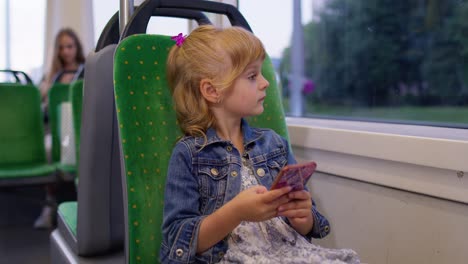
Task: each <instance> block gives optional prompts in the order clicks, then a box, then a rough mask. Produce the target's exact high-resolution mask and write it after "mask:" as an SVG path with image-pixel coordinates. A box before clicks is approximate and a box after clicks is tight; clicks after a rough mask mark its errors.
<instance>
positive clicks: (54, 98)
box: [48, 83, 76, 174]
mask: <svg viewBox="0 0 468 264" xmlns="http://www.w3.org/2000/svg"><path fill="white" fill-rule="evenodd" d="M48 96H49V109H48V111H49V125H50V133H51V135H52V161H53V162H54V163H56V166H57V169H58V170H59V171H62V172H66V173H71V174H73V173H75V172H76V166H75V165H69V164H62V163H61V162H60V158H61V156H60V155H61V143H60V141H61V137H60V125H61V124H60V119H61V109H60V107H61V104H62V103H65V102H70V84H62V83H57V84H54V85H52V87H51V88H50V90H49V94H48Z"/></svg>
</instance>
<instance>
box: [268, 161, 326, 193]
mask: <svg viewBox="0 0 468 264" xmlns="http://www.w3.org/2000/svg"><path fill="white" fill-rule="evenodd" d="M316 168H317V164H316V163H315V162H313V161H311V162H307V163H300V164H294V165H286V166H284V167H283V168H282V169H281V171H280V172H279V173H278V176H276V179H275V181H274V182H273V184H272V185H271V190H273V189H280V188H282V187H284V186H292V187H293V189H292V191H300V190H303V189H304V186H305V185H306V183H307V181H308V180H309V179H310V177H311V176H312V173H314V171H315V169H316Z"/></svg>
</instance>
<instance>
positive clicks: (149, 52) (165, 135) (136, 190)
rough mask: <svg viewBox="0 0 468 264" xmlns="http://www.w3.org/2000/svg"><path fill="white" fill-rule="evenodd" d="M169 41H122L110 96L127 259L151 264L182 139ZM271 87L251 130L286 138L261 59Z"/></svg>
mask: <svg viewBox="0 0 468 264" xmlns="http://www.w3.org/2000/svg"><path fill="white" fill-rule="evenodd" d="M172 45H174V41H172V40H171V39H170V37H168V36H157V35H136V36H130V37H128V38H126V39H124V40H123V41H122V42H121V43H120V44H119V46H118V48H117V51H116V54H115V62H114V63H115V65H114V68H115V72H114V78H115V96H116V108H117V117H118V123H119V128H120V133H119V134H120V144H121V151H122V153H123V164H122V165H123V167H124V173H125V178H124V183H125V186H126V192H127V193H126V201H127V207H126V208H125V210H126V212H127V218H126V219H127V221H126V222H127V232H128V238H127V243H128V254H129V255H128V258H129V262H130V263H136V262H140V261H141V262H142V263H153V262H155V261H156V260H157V258H158V254H159V253H158V252H159V246H160V243H161V240H162V233H161V224H162V211H163V194H164V186H165V179H166V173H167V165H168V162H169V158H170V155H171V152H172V149H173V147H174V145H175V143H176V140H177V138H178V137H179V136H181V132H180V129H179V127H178V125H177V122H176V115H175V112H174V110H173V106H172V98H171V95H170V91H169V88H168V84H167V81H166V73H165V62H166V59H167V55H168V50H169V49H170V48H171V47H172ZM262 73H263V74H264V76H265V78H267V79H268V81H269V82H270V88H269V89H267V98H266V100H265V103H264V106H265V112H264V113H263V114H262V115H260V116H257V117H254V118H251V120H249V123H250V124H251V125H252V126H261V127H269V128H272V129H274V130H275V131H277V132H278V133H279V134H281V135H282V136H284V137H286V138H288V132H287V127H286V122H285V119H284V112H283V108H282V104H281V99H280V94H279V89H278V87H277V86H276V81H275V74H274V70H273V66H272V64H271V61H270V60H269V58H267V59H266V60H265V63H264V65H263V71H262Z"/></svg>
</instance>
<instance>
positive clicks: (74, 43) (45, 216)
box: [34, 28, 85, 228]
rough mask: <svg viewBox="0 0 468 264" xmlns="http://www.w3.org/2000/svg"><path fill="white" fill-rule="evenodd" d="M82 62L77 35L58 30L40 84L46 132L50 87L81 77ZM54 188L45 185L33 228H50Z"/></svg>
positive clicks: (53, 207)
mask: <svg viewBox="0 0 468 264" xmlns="http://www.w3.org/2000/svg"><path fill="white" fill-rule="evenodd" d="M84 62H85V57H84V54H83V46H82V44H81V42H80V39H79V38H78V35H77V34H76V33H75V31H73V30H72V29H70V28H64V29H62V30H60V31H59V32H58V33H57V35H56V37H55V44H54V53H53V58H52V65H51V68H50V70H49V71H48V72H47V74H46V75H45V77H44V80H43V81H42V83H41V84H40V89H41V98H42V105H43V109H44V120H45V122H46V134H48V133H49V128H48V124H47V123H48V113H47V112H48V111H47V109H48V93H49V91H50V88H51V87H52V86H53V85H54V84H56V83H66V84H67V83H72V82H74V81H76V80H78V79H80V78H83V74H84V71H83V69H84ZM56 189H57V186H56V184H55V183H52V184H48V185H47V186H46V205H45V206H44V207H43V208H42V212H41V214H40V216H39V217H38V218H37V219H36V221H35V222H34V227H35V228H51V227H53V226H54V219H55V217H54V216H55V211H56V207H57V199H56V192H57V190H56Z"/></svg>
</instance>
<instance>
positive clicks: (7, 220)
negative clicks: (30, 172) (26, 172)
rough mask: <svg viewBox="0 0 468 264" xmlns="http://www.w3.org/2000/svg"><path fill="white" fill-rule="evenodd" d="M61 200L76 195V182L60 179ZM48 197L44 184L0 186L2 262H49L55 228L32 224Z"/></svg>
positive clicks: (0, 246)
mask: <svg viewBox="0 0 468 264" xmlns="http://www.w3.org/2000/svg"><path fill="white" fill-rule="evenodd" d="M58 189H60V191H59V192H58V197H59V198H60V200H61V201H63V200H73V199H74V198H75V197H76V192H75V190H74V186H73V183H72V182H70V183H68V182H67V183H61V184H60V185H59V188H58ZM44 197H45V191H44V186H28V187H8V188H5V187H0V264H4V263H5V264H7V263H24V264H28V263H35V264H46V263H47V264H48V263H50V258H49V235H50V233H51V232H52V229H46V230H44V229H43V230H38V229H34V228H33V223H34V220H35V219H36V217H37V216H38V215H39V214H40V212H41V209H42V205H43V201H44Z"/></svg>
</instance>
